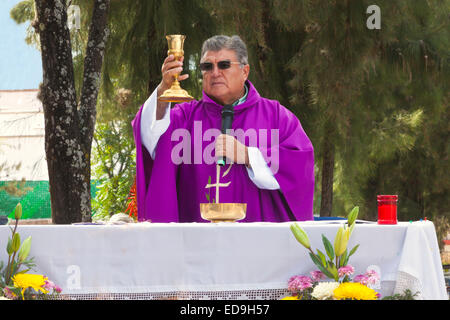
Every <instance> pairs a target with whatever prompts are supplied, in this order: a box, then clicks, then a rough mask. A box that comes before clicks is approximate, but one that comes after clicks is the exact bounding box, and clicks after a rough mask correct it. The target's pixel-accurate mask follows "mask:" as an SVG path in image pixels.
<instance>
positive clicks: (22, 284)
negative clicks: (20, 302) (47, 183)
mask: <svg viewBox="0 0 450 320" xmlns="http://www.w3.org/2000/svg"><path fill="white" fill-rule="evenodd" d="M21 216H22V205H21V204H20V203H19V204H18V205H17V206H16V208H15V210H14V218H15V225H14V229H12V228H11V232H12V235H11V238H10V239H9V240H8V244H7V246H6V251H7V253H8V262H7V264H6V266H5V267H3V261H0V299H42V298H47V297H49V296H51V295H57V294H59V293H61V288H60V287H58V286H57V285H55V284H54V283H53V282H52V281H50V280H49V279H48V278H47V277H45V276H43V275H39V274H30V273H27V272H28V271H30V270H32V269H33V267H34V266H35V264H34V262H33V258H28V255H29V253H30V249H31V236H30V237H28V238H26V239H25V240H24V241H23V242H22V243H21V240H20V235H19V233H18V232H17V225H18V223H19V219H20V218H21ZM22 267H25V268H26V269H24V270H21V268H22Z"/></svg>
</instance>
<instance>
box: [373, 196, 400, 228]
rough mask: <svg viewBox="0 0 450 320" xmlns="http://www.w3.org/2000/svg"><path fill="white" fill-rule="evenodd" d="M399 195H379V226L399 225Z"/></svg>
mask: <svg viewBox="0 0 450 320" xmlns="http://www.w3.org/2000/svg"><path fill="white" fill-rule="evenodd" d="M397 200H398V196H397V195H378V196H377V202H378V224H397Z"/></svg>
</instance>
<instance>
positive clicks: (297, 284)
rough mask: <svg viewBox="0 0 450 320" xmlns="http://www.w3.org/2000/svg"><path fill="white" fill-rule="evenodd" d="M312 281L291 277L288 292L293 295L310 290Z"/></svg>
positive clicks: (305, 277) (307, 278) (304, 277)
mask: <svg viewBox="0 0 450 320" xmlns="http://www.w3.org/2000/svg"><path fill="white" fill-rule="evenodd" d="M312 285H313V284H312V280H311V278H310V277H307V276H293V277H291V278H290V279H289V282H288V290H289V291H291V292H293V293H295V292H298V291H303V290H305V289H308V288H312Z"/></svg>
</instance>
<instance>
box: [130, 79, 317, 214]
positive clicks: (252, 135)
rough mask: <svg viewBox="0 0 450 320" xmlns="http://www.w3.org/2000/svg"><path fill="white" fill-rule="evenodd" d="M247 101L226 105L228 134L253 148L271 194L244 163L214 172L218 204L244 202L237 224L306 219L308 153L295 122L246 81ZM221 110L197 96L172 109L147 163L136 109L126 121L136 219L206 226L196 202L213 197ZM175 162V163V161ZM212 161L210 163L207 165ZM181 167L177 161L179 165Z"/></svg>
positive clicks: (310, 186) (310, 180)
mask: <svg viewBox="0 0 450 320" xmlns="http://www.w3.org/2000/svg"><path fill="white" fill-rule="evenodd" d="M247 85H248V88H249V92H248V96H247V100H246V101H245V102H244V103H242V104H240V105H237V106H235V107H234V118H233V125H232V129H233V130H234V133H233V134H232V135H233V136H235V137H236V139H237V140H238V141H240V142H241V143H243V144H245V145H246V146H248V147H258V148H259V150H260V151H261V153H262V155H263V157H264V158H265V160H266V163H267V164H268V166H269V168H270V169H271V170H272V172H273V173H274V177H275V178H276V180H277V182H278V184H279V185H280V189H279V190H267V189H260V188H258V187H257V186H256V185H255V183H254V182H253V181H252V180H250V178H249V176H248V173H247V169H246V167H245V165H240V164H233V165H232V167H231V170H230V171H229V173H228V174H227V175H226V176H225V177H223V178H222V175H223V173H224V172H225V170H226V169H227V168H228V166H229V164H226V165H225V166H224V167H223V168H222V169H221V179H220V183H227V182H230V181H231V184H230V185H229V186H228V187H221V188H220V191H219V202H222V203H227V202H234V203H247V214H246V218H245V219H243V220H241V222H256V221H268V222H282V221H295V220H298V221H304V220H313V194H314V149H313V146H312V144H311V141H310V140H309V138H308V136H307V135H306V133H305V132H304V131H303V128H302V126H301V124H300V121H299V120H298V119H297V117H296V116H295V115H294V114H293V113H292V112H291V111H289V110H288V109H287V108H285V107H283V106H282V105H280V103H279V102H277V101H275V100H269V99H265V98H262V97H261V96H260V95H259V93H258V91H256V89H255V88H254V86H253V85H252V83H251V82H250V81H247ZM222 108H223V107H222V106H221V105H219V104H217V103H216V102H214V101H213V100H212V99H211V98H209V97H208V96H207V95H206V94H205V93H204V92H203V99H202V100H200V101H191V102H187V103H181V104H177V105H175V106H174V107H173V108H172V109H171V110H170V125H169V127H168V129H167V131H166V132H165V133H164V134H162V135H161V137H160V139H159V141H158V144H157V146H156V149H155V159H154V160H153V159H152V158H151V157H150V154H149V152H148V151H147V149H146V148H145V147H144V145H143V144H142V142H141V132H140V131H141V130H140V124H141V113H142V107H141V108H140V110H139V111H138V113H137V114H136V117H135V119H134V120H133V122H132V125H133V132H134V138H135V143H136V187H137V202H138V220H139V221H146V220H150V221H152V222H208V221H206V220H203V219H202V217H201V216H200V203H206V202H209V201H208V200H207V198H206V194H207V193H208V194H210V196H211V197H210V199H211V201H212V199H213V198H214V197H215V188H214V187H213V188H208V189H206V188H205V186H206V185H207V183H208V178H209V177H211V183H216V162H215V158H212V157H211V156H209V155H212V156H214V142H215V138H216V137H217V135H219V134H220V128H221V121H222V118H221V110H222ZM180 159H181V161H180ZM213 161H214V162H213ZM180 162H181V163H180Z"/></svg>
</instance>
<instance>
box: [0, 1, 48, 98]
mask: <svg viewBox="0 0 450 320" xmlns="http://www.w3.org/2000/svg"><path fill="white" fill-rule="evenodd" d="M20 1H21V0H0V39H1V41H0V90H18V89H37V88H38V86H39V83H40V82H42V62H41V53H40V52H39V51H38V50H37V49H36V48H34V47H32V46H29V45H27V44H26V43H25V36H26V29H27V27H28V23H23V24H17V23H16V22H15V21H14V20H13V19H11V17H10V15H9V12H10V11H11V8H13V7H14V5H16V4H17V3H19V2H20Z"/></svg>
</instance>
